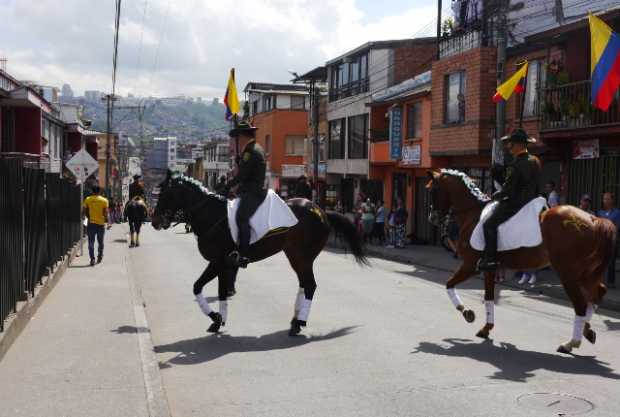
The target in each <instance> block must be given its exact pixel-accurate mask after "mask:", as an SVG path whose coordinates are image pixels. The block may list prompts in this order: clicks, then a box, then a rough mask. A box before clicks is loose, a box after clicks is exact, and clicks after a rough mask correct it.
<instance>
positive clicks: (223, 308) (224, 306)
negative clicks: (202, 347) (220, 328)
mask: <svg viewBox="0 0 620 417" xmlns="http://www.w3.org/2000/svg"><path fill="white" fill-rule="evenodd" d="M220 314H221V315H222V321H223V322H224V323H226V319H227V318H228V300H220Z"/></svg>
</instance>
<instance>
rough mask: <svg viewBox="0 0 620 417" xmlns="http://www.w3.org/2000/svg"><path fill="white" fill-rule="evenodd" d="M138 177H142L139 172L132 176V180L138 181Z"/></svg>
mask: <svg viewBox="0 0 620 417" xmlns="http://www.w3.org/2000/svg"><path fill="white" fill-rule="evenodd" d="M140 178H142V175H140V174H136V175H134V176H133V180H134V181H138V180H139V179H140Z"/></svg>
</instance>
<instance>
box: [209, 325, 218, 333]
mask: <svg viewBox="0 0 620 417" xmlns="http://www.w3.org/2000/svg"><path fill="white" fill-rule="evenodd" d="M219 331H220V325H219V324H218V323H213V324H212V325H210V326H209V328H208V329H207V332H209V333H217V332H219Z"/></svg>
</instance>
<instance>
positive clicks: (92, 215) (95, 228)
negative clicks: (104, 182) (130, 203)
mask: <svg viewBox="0 0 620 417" xmlns="http://www.w3.org/2000/svg"><path fill="white" fill-rule="evenodd" d="M108 207H109V204H108V199H107V198H105V197H104V196H102V195H101V188H100V187H99V186H98V185H93V194H92V195H91V196H88V197H86V199H85V200H84V215H85V216H86V218H87V219H88V225H87V226H86V234H87V235H88V255H89V256H90V265H91V266H94V265H95V237H96V238H97V245H98V248H97V249H98V252H97V253H98V255H97V263H100V262H101V260H102V259H103V238H104V236H105V224H106V223H107V222H108Z"/></svg>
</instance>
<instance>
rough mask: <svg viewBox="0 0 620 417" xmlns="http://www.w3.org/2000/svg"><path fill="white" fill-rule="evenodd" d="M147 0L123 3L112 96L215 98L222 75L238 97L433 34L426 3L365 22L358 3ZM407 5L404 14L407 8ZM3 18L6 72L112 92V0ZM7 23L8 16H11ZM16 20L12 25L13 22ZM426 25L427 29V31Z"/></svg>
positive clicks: (31, 0)
mask: <svg viewBox="0 0 620 417" xmlns="http://www.w3.org/2000/svg"><path fill="white" fill-rule="evenodd" d="M234 4H235V7H234V8H232V7H231V3H228V2H222V1H204V0H194V1H190V0H150V1H148V2H147V3H146V5H147V8H146V13H144V5H145V3H144V0H140V1H138V0H136V1H133V2H124V7H123V12H122V18H121V32H120V35H119V38H120V49H119V72H118V75H117V80H118V81H117V82H118V91H119V92H120V93H122V94H126V93H128V92H132V93H134V94H136V93H137V94H142V95H172V94H187V95H194V96H220V95H221V94H223V91H224V88H225V84H226V78H227V76H228V70H229V68H230V67H235V68H236V69H237V83H238V88H239V89H240V90H241V89H242V88H243V87H244V85H245V83H246V82H247V81H249V80H255V81H273V82H286V81H288V80H289V78H290V76H289V74H288V72H287V70H288V69H292V70H295V71H298V72H303V71H306V70H309V69H312V68H314V67H315V66H318V65H321V64H323V63H324V62H325V61H326V60H328V59H330V58H333V57H335V56H337V55H339V54H341V53H343V52H346V51H347V50H349V49H352V48H355V47H357V46H359V45H361V44H363V43H366V42H368V41H371V40H384V39H398V38H406V37H411V36H412V35H413V34H415V33H416V31H418V30H419V29H420V28H422V27H425V26H426V27H427V28H430V29H429V31H428V32H427V33H424V34H423V35H427V34H428V33H432V32H433V29H434V25H433V24H432V22H433V19H434V17H435V16H434V15H435V13H436V11H435V9H434V8H433V7H432V6H428V7H417V8H410V2H406V3H405V2H404V1H403V10H402V12H401V13H399V14H398V15H394V16H384V17H374V16H368V15H365V14H364V12H363V11H362V10H360V8H359V7H358V6H357V5H356V2H355V0H314V1H312V0H238V1H237V2H235V3H234ZM408 7H409V8H408ZM0 15H3V16H8V17H7V18H5V20H4V22H5V23H4V24H3V26H4V27H3V37H4V39H6V40H11V42H10V43H8V44H7V47H6V48H5V50H4V51H3V52H4V53H5V54H6V55H7V57H8V59H9V64H8V70H9V72H11V73H13V74H15V75H16V76H17V77H18V78H22V79H34V80H37V81H39V82H41V83H44V84H52V85H54V84H55V85H62V84H63V83H65V82H67V83H69V84H71V86H72V87H73V89H74V90H76V91H78V92H81V91H83V90H85V89H98V90H102V91H109V89H110V88H111V85H110V84H111V82H110V80H111V61H112V43H113V33H112V32H113V30H112V29H113V24H112V22H113V19H114V4H113V2H112V1H99V0H90V1H86V0H65V1H64V2H63V5H62V7H59V6H58V2H57V1H54V0H19V1H9V2H4V3H1V2H0ZM11 16H13V17H11ZM15 16H19V19H17V18H15ZM429 23H431V25H429Z"/></svg>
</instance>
